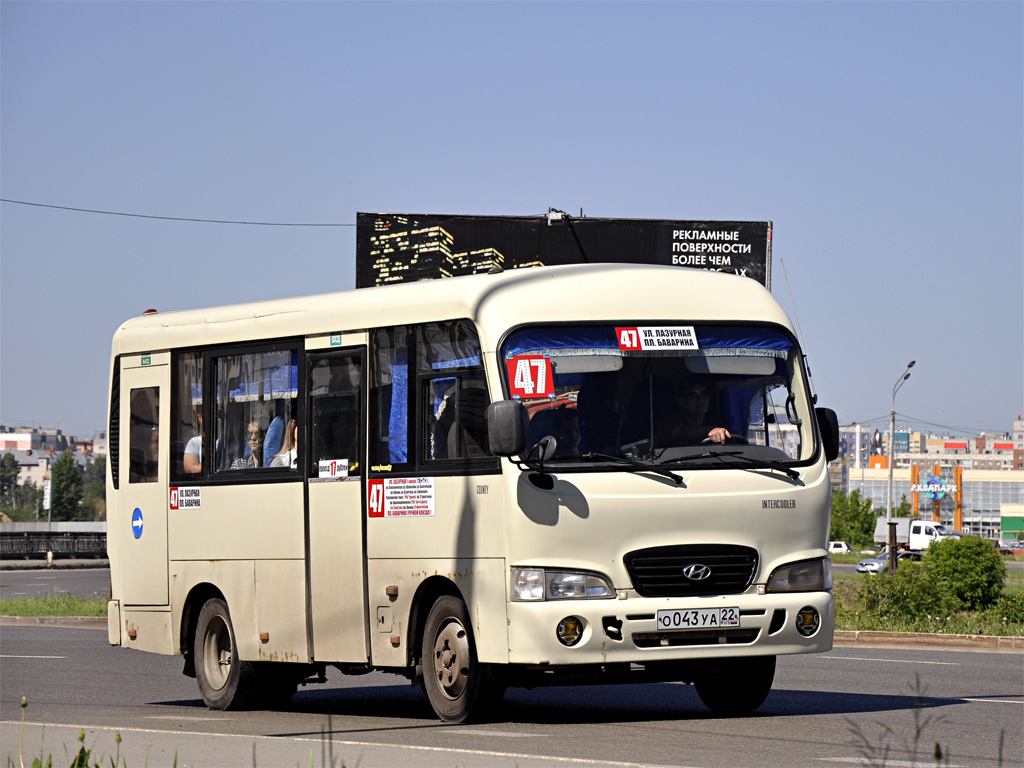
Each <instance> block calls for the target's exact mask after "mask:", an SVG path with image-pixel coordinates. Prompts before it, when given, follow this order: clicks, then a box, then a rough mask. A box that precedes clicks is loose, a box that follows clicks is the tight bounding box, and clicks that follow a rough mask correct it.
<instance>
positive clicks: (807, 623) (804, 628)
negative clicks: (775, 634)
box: [796, 605, 821, 637]
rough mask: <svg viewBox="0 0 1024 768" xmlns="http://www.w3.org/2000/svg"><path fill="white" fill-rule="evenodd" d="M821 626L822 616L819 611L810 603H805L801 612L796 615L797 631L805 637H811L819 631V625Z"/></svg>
mask: <svg viewBox="0 0 1024 768" xmlns="http://www.w3.org/2000/svg"><path fill="white" fill-rule="evenodd" d="M820 626H821V616H819V615H818V611H817V609H815V608H812V607H811V606H809V605H805V606H804V607H803V608H801V609H800V613H798V614H797V615H796V631H797V632H799V633H800V634H801V635H803V636H804V637H810V636H811V635H813V634H814V633H815V632H817V631H818V627H820Z"/></svg>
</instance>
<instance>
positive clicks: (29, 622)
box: [0, 616, 107, 629]
mask: <svg viewBox="0 0 1024 768" xmlns="http://www.w3.org/2000/svg"><path fill="white" fill-rule="evenodd" d="M16 626H41V627H70V628H75V629H106V628H107V620H106V619H105V618H101V617H99V616H0V627H16Z"/></svg>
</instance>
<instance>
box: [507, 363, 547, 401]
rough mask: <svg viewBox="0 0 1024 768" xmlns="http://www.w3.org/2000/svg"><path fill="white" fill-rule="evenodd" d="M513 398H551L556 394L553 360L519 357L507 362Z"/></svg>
mask: <svg viewBox="0 0 1024 768" xmlns="http://www.w3.org/2000/svg"><path fill="white" fill-rule="evenodd" d="M505 366H506V367H507V369H508V381H509V390H511V394H512V397H514V398H515V397H550V396H552V395H554V394H555V377H554V376H553V375H552V373H551V358H549V357H544V356H543V355H519V356H517V357H513V358H512V359H511V360H506V361H505Z"/></svg>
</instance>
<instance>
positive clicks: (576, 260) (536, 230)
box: [356, 211, 772, 288]
mask: <svg viewBox="0 0 1024 768" xmlns="http://www.w3.org/2000/svg"><path fill="white" fill-rule="evenodd" d="M771 255H772V223H771V222H770V221H682V220H678V221H677V220H668V219H611V218H592V217H587V218H576V217H570V216H568V215H565V214H563V213H561V212H558V211H552V212H550V213H549V214H548V215H546V216H455V215H437V214H407V213H358V214H356V287H357V288H366V287H369V286H375V285H387V284H389V283H397V282H410V281H414V280H433V279H436V278H441V277H455V276H457V275H469V274H476V273H480V272H487V271H489V270H491V269H493V268H495V267H499V268H501V269H502V270H509V269H523V268H526V267H535V266H554V265H558V264H582V263H591V264H607V263H629V264H665V265H669V266H674V267H680V268H687V269H707V270H713V271H717V272H729V273H732V274H738V275H743V276H745V277H749V278H752V279H754V280H757V281H758V282H759V283H761V284H762V285H764V286H765V287H767V288H771Z"/></svg>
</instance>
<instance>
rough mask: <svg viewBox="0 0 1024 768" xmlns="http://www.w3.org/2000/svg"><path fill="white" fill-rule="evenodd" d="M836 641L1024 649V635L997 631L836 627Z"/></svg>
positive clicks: (853, 644)
mask: <svg viewBox="0 0 1024 768" xmlns="http://www.w3.org/2000/svg"><path fill="white" fill-rule="evenodd" d="M833 644H834V645H837V646H838V645H841V646H846V647H859V648H921V649H924V650H929V649H931V650H945V651H951V650H952V651H957V650H959V651H986V652H989V653H1024V637H997V636H994V635H939V634H930V633H926V632H867V631H863V630H856V631H847V630H836V632H835V635H834V638H833Z"/></svg>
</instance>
